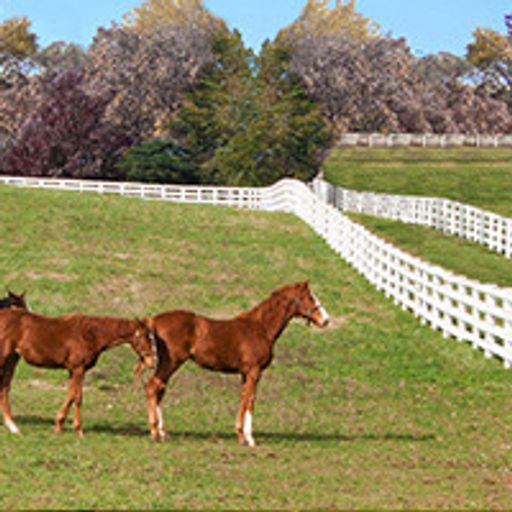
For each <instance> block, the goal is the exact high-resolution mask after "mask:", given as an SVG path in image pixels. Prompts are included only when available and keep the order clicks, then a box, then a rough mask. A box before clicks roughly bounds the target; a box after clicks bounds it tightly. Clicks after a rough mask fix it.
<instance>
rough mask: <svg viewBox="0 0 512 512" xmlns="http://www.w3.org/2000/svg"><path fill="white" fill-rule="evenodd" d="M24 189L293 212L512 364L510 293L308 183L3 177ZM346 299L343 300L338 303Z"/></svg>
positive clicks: (364, 271) (369, 271)
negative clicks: (408, 242)
mask: <svg viewBox="0 0 512 512" xmlns="http://www.w3.org/2000/svg"><path fill="white" fill-rule="evenodd" d="M1 182H3V183H6V184H9V185H14V186H21V187H36V188H47V189H49V188H51V189H58V190H74V191H83V192H86V191H87V192H88V191H94V192H100V193H115V194H122V195H125V196H129V197H141V198H146V199H156V200H165V201H175V202H186V203H202V204H205V203H208V204H218V205H228V206H237V207H245V208H253V209H259V210H267V211H285V212H289V213H293V214H295V215H297V216H298V217H299V218H301V219H302V220H303V221H304V222H306V223H307V224H308V225H309V226H311V227H312V228H313V229H314V230H315V231H316V232H317V233H318V234H319V235H320V236H321V237H322V238H324V240H325V241H326V242H327V243H328V245H329V246H330V247H331V248H332V249H333V250H334V251H335V252H336V253H337V254H338V255H339V256H341V257H342V258H343V259H344V260H345V261H347V262H348V263H349V264H350V265H352V266H353V267H354V268H355V269H356V271H357V272H359V273H360V274H361V275H363V276H364V277H366V279H368V281H370V282H371V283H372V284H373V285H374V286H375V287H376V288H377V289H379V290H381V291H383V292H384V293H385V295H386V296H387V297H391V298H392V299H393V301H394V302H395V304H397V305H401V306H402V308H403V309H406V310H409V311H411V312H412V313H413V314H414V315H415V316H416V317H418V318H419V319H420V320H421V322H422V323H425V324H429V325H430V326H431V327H432V328H434V329H437V330H440V331H441V332H442V333H443V334H444V335H445V336H447V337H448V336H452V337H454V338H456V339H457V340H461V341H462V340H465V341H469V342H470V343H471V344H472V345H473V347H474V348H479V349H482V350H483V351H484V354H485V356H486V357H492V356H497V357H500V358H501V359H502V360H503V363H504V365H505V367H506V368H510V367H511V366H512V289H510V288H501V287H498V286H496V285H493V284H482V283H480V282H478V281H476V280H473V279H468V278H467V277H465V276H461V275H456V274H454V273H452V272H449V271H447V270H445V269H443V268H441V267H439V266H436V265H431V264H430V263H427V262H424V261H422V260H420V259H419V258H416V257H413V256H411V255H409V254H407V253H405V252H404V251H401V250H399V249H397V248H396V247H394V246H393V245H391V244H390V243H388V242H385V241H384V240H382V239H380V238H379V237H378V236H376V235H374V234H372V233H371V232H370V231H369V230H367V229H366V228H365V227H364V226H362V225H360V224H357V223H355V222H353V221H351V220H350V219H349V218H348V217H346V216H345V215H343V214H342V213H341V212H340V211H339V210H338V209H337V208H335V206H333V205H331V204H328V203H326V202H325V201H324V197H323V195H322V192H321V191H318V190H317V193H315V191H314V189H313V190H312V189H311V188H309V187H308V186H306V185H305V184H304V183H302V182H300V181H297V180H291V179H285V180H281V181H279V182H278V183H276V184H275V185H272V186H270V187H265V188H225V187H220V188H217V187H194V186H187V187H185V186H165V185H161V186H160V185H143V184H127V183H123V184H121V183H107V182H91V181H87V182H83V181H75V180H51V179H37V178H14V177H5V176H4V177H0V183H1ZM341 300H343V298H341Z"/></svg>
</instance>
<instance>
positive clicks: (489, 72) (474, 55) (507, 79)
mask: <svg viewBox="0 0 512 512" xmlns="http://www.w3.org/2000/svg"><path fill="white" fill-rule="evenodd" d="M473 37H474V40H473V42H471V43H470V44H468V46H467V59H468V61H469V62H470V63H471V64H473V65H474V66H475V67H476V68H477V69H478V70H479V71H480V72H481V77H480V79H479V88H480V90H481V91H482V92H483V93H484V94H487V95H490V96H492V97H494V98H497V99H502V100H504V101H505V102H506V103H507V104H508V106H509V109H510V111H511V112H512V34H511V32H510V27H509V34H508V36H505V35H503V34H500V33H499V32H496V31H494V30H492V29H489V28H481V27H478V28H477V29H476V30H475V32H474V33H473Z"/></svg>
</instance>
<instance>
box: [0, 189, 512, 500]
mask: <svg viewBox="0 0 512 512" xmlns="http://www.w3.org/2000/svg"><path fill="white" fill-rule="evenodd" d="M0 216H1V219H2V222H1V223H0V240H1V244H0V275H1V276H2V285H5V286H11V287H13V288H14V289H15V290H20V289H24V288H26V289H27V290H28V298H29V300H30V305H31V307H32V308H33V309H34V310H36V311H39V312H41V313H45V314H49V315H56V314H64V313H68V312H73V311H77V310H82V311H84V312H87V313H90V314H115V315H123V316H132V315H141V314H153V313H157V312H160V311H163V310H166V309H172V308H175V307H186V308H193V309H194V310H196V311H200V312H202V313H206V314H210V315H217V316H227V315H231V314H235V313H236V312H239V311H240V310H242V309H246V308H248V307H250V306H251V305H253V304H254V303H256V302H257V301H259V300H261V299H263V298H265V297H266V296H267V295H268V294H269V293H270V292H271V291H272V290H273V289H274V288H276V287H278V286H280V285H282V284H284V283H289V282H294V281H298V280H301V279H305V278H310V279H311V281H312V287H313V289H314V290H315V292H317V294H318V296H319V297H320V298H321V300H322V302H323V303H324V305H325V306H326V308H327V309H328V311H329V312H330V314H331V316H332V318H333V321H332V324H331V326H330V327H329V328H328V329H327V330H324V331H318V330H313V329H308V328H307V327H306V326H305V325H304V324H303V323H302V322H294V323H293V324H292V325H290V326H289V328H288V329H287V330H286V331H285V333H284V335H283V336H282V338H281V339H280V340H279V341H278V344H277V346H276V351H275V353H276V357H275V360H274V363H273V365H272V366H271V367H270V368H269V369H268V370H267V371H266V372H265V374H264V377H263V379H262V382H261V384H260V387H259V394H258V401H257V404H256V415H255V436H256V440H257V442H259V446H258V447H257V448H256V449H255V450H250V449H247V448H244V447H239V446H238V445H237V443H236V436H235V435H234V432H233V424H234V416H235V412H236V407H237V401H238V393H239V389H238V386H239V382H238V379H237V378H236V377H233V376H223V375H219V374H214V373H208V372H206V371H204V370H200V369H197V368H195V367H193V366H192V365H191V364H189V365H186V366H185V367H184V368H183V369H182V370H180V372H179V373H178V374H177V375H176V377H175V379H174V381H173V383H172V386H170V389H169V391H168V395H167V396H166V399H165V401H164V405H165V409H164V414H165V416H166V423H167V425H168V426H169V428H170V431H171V440H170V441H169V442H168V443H161V444H153V443H151V442H150V441H149V438H148V436H147V431H146V430H147V429H146V417H145V403H144V394H143V392H142V390H141V389H140V388H137V387H136V386H134V384H133V383H132V379H131V371H132V369H133V366H134V364H135V357H134V355H133V354H132V353H131V352H130V350H129V349H128V348H126V347H119V348H117V349H114V350H112V351H111V352H108V353H106V354H105V355H104V356H102V358H101V359H100V361H99V363H98V365H97V366H96V368H95V369H94V370H92V371H91V372H90V373H89V374H88V376H87V378H86V386H85V392H84V406H83V423H84V428H85V433H86V437H85V439H83V440H80V439H78V438H77V436H75V434H74V433H73V432H72V429H71V427H70V425H69V424H68V428H67V430H66V431H65V432H64V433H63V434H62V435H60V436H55V435H54V434H53V433H52V423H53V418H54V415H55V413H56V411H57V409H58V407H59V406H60V404H61V402H62V401H63V399H64V395H65V386H66V375H65V373H64V372H60V371H48V370H46V371H44V370H38V369H34V368H32V367H29V366H27V365H25V364H20V365H19V367H18V371H17V374H16V376H15V378H14V382H13V390H12V393H11V396H12V403H13V412H14V415H15V418H16V419H17V421H18V425H19V426H20V428H21V429H22V431H23V436H21V437H15V436H12V435H9V434H8V432H7V430H6V429H3V430H0V454H1V457H0V508H25V509H30V508H37V509H41V508H173V507H178V508H200V507H207V508H212V509H233V508H242V509H247V508H286V509H289V508H313V507H315V508H406V509H411V508H445V507H446V508H447V507H452V508H504V507H507V506H509V504H510V492H511V490H512V472H511V467H512V431H511V430H512V429H511V425H512V377H511V373H510V372H509V371H505V370H503V369H502V367H501V364H500V363H499V361H496V360H491V361H487V360H485V359H484V358H483V356H482V354H480V353H478V352H474V351H473V350H471V349H470V348H469V347H468V346H467V345H465V344H460V343H457V342H455V341H453V340H444V339H443V338H442V337H441V336H440V335H439V334H437V333H435V332H432V331H430V329H428V328H425V327H421V326H419V324H418V323H417V322H416V320H414V319H413V318H412V317H411V316H410V315H409V314H407V313H404V312H402V311H401V310H399V309H398V308H396V307H394V306H393V305H392V304H391V303H390V302H389V301H387V300H386V299H385V298H383V296H382V295H381V294H380V293H378V292H376V291H375V290H373V289H372V288H371V287H370V285H368V284H367V283H366V282H365V281H364V280H363V279H362V278H360V277H359V276H358V275H357V274H356V273H355V272H354V271H353V270H352V269H351V268H350V267H349V266H348V265H346V264H345V263H344V262H343V261H341V260H340V259H339V258H338V257H337V256H336V255H335V254H334V253H333V252H331V251H330V250H329V249H328V248H327V246H326V245H325V244H324V243H323V242H322V241H321V240H320V239H319V238H318V237H317V236H316V235H315V234H314V233H313V232H312V231H311V230H310V229H309V228H308V227H307V226H305V225H304V224H302V223H301V222H300V221H299V220H298V219H296V218H294V217H293V216H290V215H286V214H270V213H257V212H248V211H237V210H232V209H227V208H215V207H206V206H184V205H173V204H163V203H157V202H143V201H140V200H137V199H126V198H119V197H113V196H98V195H85V194H84V195H80V194H74V193H59V192H50V191H34V190H19V189H11V188H7V187H0Z"/></svg>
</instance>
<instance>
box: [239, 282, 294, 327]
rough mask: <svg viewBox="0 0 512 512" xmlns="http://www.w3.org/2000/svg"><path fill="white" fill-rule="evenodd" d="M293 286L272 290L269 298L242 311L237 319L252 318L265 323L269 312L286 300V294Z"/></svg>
mask: <svg viewBox="0 0 512 512" xmlns="http://www.w3.org/2000/svg"><path fill="white" fill-rule="evenodd" d="M293 286H294V285H288V286H283V287H282V288H279V289H277V290H274V291H273V292H272V293H271V294H270V296H269V297H267V298H266V299H264V300H262V301H261V302H259V303H258V304H256V306H254V307H253V308H252V309H249V310H248V311H244V312H243V313H241V314H240V315H239V318H252V319H257V320H260V321H266V318H265V317H267V316H268V314H269V312H274V311H276V310H277V306H278V305H280V304H281V303H282V302H283V301H284V300H286V292H287V291H288V290H289V289H291V288H293Z"/></svg>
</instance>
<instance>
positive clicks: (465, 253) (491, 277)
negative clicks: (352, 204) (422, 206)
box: [349, 214, 512, 287]
mask: <svg viewBox="0 0 512 512" xmlns="http://www.w3.org/2000/svg"><path fill="white" fill-rule="evenodd" d="M349 217H350V218H351V219H352V220H355V221H356V222H358V223H360V224H363V225H364V226H365V227H367V228H368V229H369V230H370V231H372V232H373V233H375V234H376V235H378V236H379V237H380V238H383V239H385V240H387V241H388V242H390V243H392V244H393V245H395V246H396V247H400V248H401V249H403V250H405V251H406V252H408V253H409V254H412V255H414V256H418V257H420V258H422V259H424V260H426V261H429V262H430V263H433V264H435V265H440V266H442V267H444V268H446V269H449V270H451V271H452V272H455V273H457V274H462V275H465V276H467V277H469V278H471V279H477V280H478V281H480V282H482V283H494V284H497V285H499V286H505V287H509V286H512V260H510V259H508V258H505V257H503V256H501V255H500V254H498V253H496V252H493V251H490V250H488V249H487V248H486V247H485V246H482V245H480V244H477V243H474V242H470V241H468V240H465V239H464V238H460V237H457V236H451V235H446V234H444V233H442V232H440V231H436V230H434V229H432V228H428V227H424V226H415V225H412V224H403V223H401V222H396V221H392V220H388V219H381V218H379V217H373V216H371V215H360V214H349Z"/></svg>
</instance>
